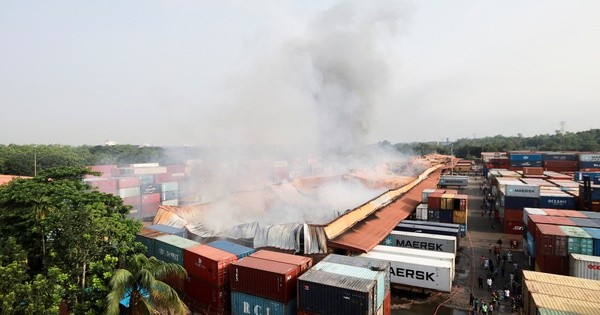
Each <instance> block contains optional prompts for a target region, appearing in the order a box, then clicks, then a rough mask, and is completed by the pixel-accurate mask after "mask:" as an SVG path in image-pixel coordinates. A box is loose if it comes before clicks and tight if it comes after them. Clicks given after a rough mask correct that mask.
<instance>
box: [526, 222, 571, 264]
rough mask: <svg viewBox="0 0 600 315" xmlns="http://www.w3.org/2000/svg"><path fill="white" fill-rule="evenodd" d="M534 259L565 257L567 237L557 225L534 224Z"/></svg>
mask: <svg viewBox="0 0 600 315" xmlns="http://www.w3.org/2000/svg"><path fill="white" fill-rule="evenodd" d="M535 226H536V229H535V236H534V239H535V258H536V260H542V259H543V257H544V256H565V257H567V241H568V240H567V238H568V237H567V235H566V234H565V232H563V231H562V230H561V229H560V227H559V226H558V225H549V224H536V225H535Z"/></svg>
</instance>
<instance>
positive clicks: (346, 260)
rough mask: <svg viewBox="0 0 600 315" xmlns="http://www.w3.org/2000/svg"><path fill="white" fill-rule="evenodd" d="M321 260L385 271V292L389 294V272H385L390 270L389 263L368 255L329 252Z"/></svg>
mask: <svg viewBox="0 0 600 315" xmlns="http://www.w3.org/2000/svg"><path fill="white" fill-rule="evenodd" d="M321 261H325V262H331V263H336V264H343V265H349V266H355V267H361V268H368V269H371V270H377V271H386V273H385V276H386V278H385V284H386V286H385V292H386V294H389V292H390V274H389V272H387V271H388V270H390V263H389V262H386V261H382V260H378V259H373V258H368V257H358V256H342V255H337V254H329V255H327V256H326V257H325V258H323V259H322V260H321Z"/></svg>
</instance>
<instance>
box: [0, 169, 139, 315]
mask: <svg viewBox="0 0 600 315" xmlns="http://www.w3.org/2000/svg"><path fill="white" fill-rule="evenodd" d="M88 173H89V170H87V169H85V168H76V167H65V168H57V169H49V170H45V171H43V172H41V174H40V175H39V176H37V177H34V178H32V179H18V180H15V181H12V182H11V183H9V184H8V185H5V186H2V187H0V242H2V243H6V244H12V243H14V244H15V246H18V247H19V248H22V249H24V250H22V255H23V257H27V259H23V258H22V257H21V258H19V259H16V260H14V259H13V261H17V262H23V261H26V262H27V264H26V266H25V268H23V269H24V270H27V273H28V274H29V275H31V277H32V278H31V279H32V281H31V282H27V281H25V280H24V279H20V280H21V281H20V282H19V281H17V282H18V283H20V284H22V285H24V286H25V285H29V287H27V288H26V289H24V290H25V291H27V290H34V291H35V290H38V286H37V285H38V284H39V288H42V285H48V286H51V285H52V283H54V282H57V281H59V280H61V281H62V279H63V278H61V277H64V280H65V283H66V285H65V286H64V288H65V291H64V292H60V295H61V296H64V297H65V298H66V300H67V303H68V304H69V306H70V308H71V309H72V310H74V311H76V313H81V314H83V313H90V314H94V313H99V312H102V311H103V310H104V309H105V307H106V305H105V303H106V301H105V297H106V294H108V291H109V281H110V279H111V277H112V276H113V272H114V270H115V269H116V268H117V267H118V261H119V260H122V261H124V259H125V257H128V256H129V255H131V254H133V253H134V252H135V251H136V247H137V246H139V245H138V244H137V243H136V242H135V235H136V233H137V232H138V231H139V229H140V228H141V223H140V222H139V221H136V220H133V219H131V218H128V217H127V214H128V212H129V209H130V208H129V206H125V205H123V203H122V200H121V199H120V198H119V197H116V196H113V195H110V194H104V193H100V192H98V191H95V190H91V189H90V187H89V186H88V185H86V184H85V183H84V182H83V181H81V179H82V177H83V175H85V174H88ZM11 242H12V243H11ZM4 260H5V259H4V258H3V256H2V255H0V261H4ZM9 266H11V269H10V271H11V273H10V274H11V275H12V276H13V277H16V279H17V278H18V277H19V276H20V275H21V274H20V273H18V272H16V270H15V266H14V264H13V265H10V264H9ZM51 270H55V271H56V272H54V273H51V272H50V271H51ZM57 272H58V273H60V275H61V277H58V273H57ZM17 280H19V279H17ZM53 281H54V282H53ZM1 285H2V284H0V286H1ZM23 294H25V293H23ZM10 298H11V297H7V299H10ZM15 298H19V296H16V297H15ZM21 298H22V297H21ZM48 299H50V297H48ZM48 303H49V302H46V304H48ZM42 305H44V304H42ZM33 313H37V312H33ZM30 314H32V313H30Z"/></svg>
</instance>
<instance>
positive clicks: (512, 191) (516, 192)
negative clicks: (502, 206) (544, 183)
mask: <svg viewBox="0 0 600 315" xmlns="http://www.w3.org/2000/svg"><path fill="white" fill-rule="evenodd" d="M504 195H505V196H506V197H522V198H539V197H540V186H537V185H525V184H517V183H514V182H511V183H510V184H506V188H505V191H504ZM505 202H506V201H505ZM511 208H512V207H511Z"/></svg>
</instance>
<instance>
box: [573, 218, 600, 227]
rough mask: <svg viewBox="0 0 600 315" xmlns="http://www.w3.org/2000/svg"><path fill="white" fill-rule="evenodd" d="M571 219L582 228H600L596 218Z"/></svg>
mask: <svg viewBox="0 0 600 315" xmlns="http://www.w3.org/2000/svg"><path fill="white" fill-rule="evenodd" d="M570 219H571V221H573V222H575V224H577V226H578V227H581V228H586V227H588V228H600V225H599V224H598V223H596V222H594V220H590V219H583V218H570Z"/></svg>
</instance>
